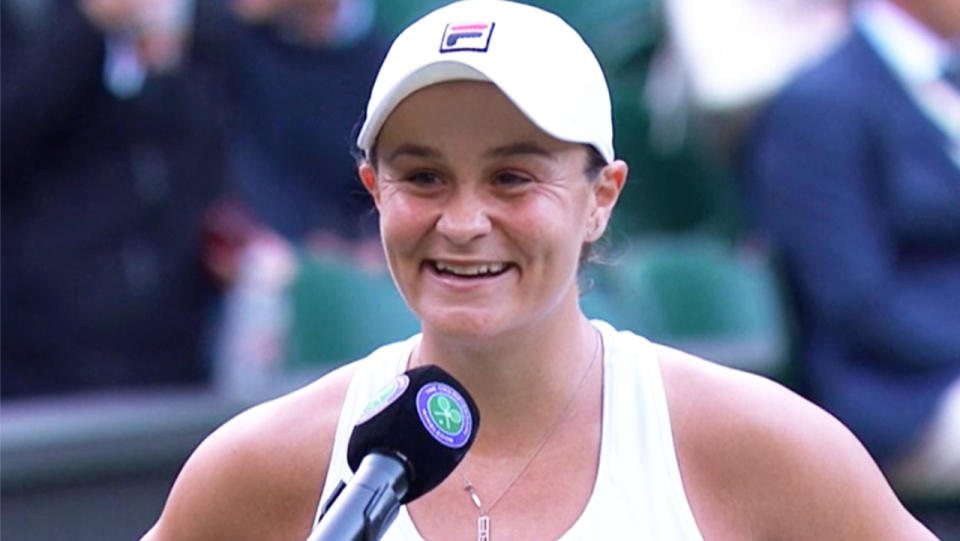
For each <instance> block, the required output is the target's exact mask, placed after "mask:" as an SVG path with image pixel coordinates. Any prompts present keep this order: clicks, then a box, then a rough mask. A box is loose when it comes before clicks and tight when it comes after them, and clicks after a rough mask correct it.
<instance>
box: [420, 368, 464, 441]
mask: <svg viewBox="0 0 960 541" xmlns="http://www.w3.org/2000/svg"><path fill="white" fill-rule="evenodd" d="M417 413H418V414H419V415H420V422H421V423H423V427H424V428H426V429H427V433H429V434H430V435H431V436H433V438H434V439H435V440H437V441H438V442H440V443H442V444H443V445H445V446H447V447H450V448H453V449H458V448H460V447H463V446H464V445H466V443H467V441H468V440H469V439H470V433H471V432H472V431H473V418H472V417H471V415H470V408H469V407H468V406H467V401H466V400H464V398H463V397H462V396H461V395H460V393H458V392H457V391H456V390H455V389H454V388H453V387H450V386H449V385H447V384H445V383H440V382H436V381H434V382H430V383H427V384H426V385H424V386H423V387H421V388H420V390H419V391H418V392H417Z"/></svg>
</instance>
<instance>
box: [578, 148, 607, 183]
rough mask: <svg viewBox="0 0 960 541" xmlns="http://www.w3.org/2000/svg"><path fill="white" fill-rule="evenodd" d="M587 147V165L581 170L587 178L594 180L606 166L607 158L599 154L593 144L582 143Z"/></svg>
mask: <svg viewBox="0 0 960 541" xmlns="http://www.w3.org/2000/svg"><path fill="white" fill-rule="evenodd" d="M584 146H585V147H586V149H587V167H586V168H585V169H584V170H583V174H584V175H586V177H587V180H589V181H591V182H592V181H594V180H596V179H597V177H598V176H600V172H601V171H603V168H604V167H606V166H607V159H606V158H604V157H603V154H600V151H599V150H597V147H595V146H593V145H584Z"/></svg>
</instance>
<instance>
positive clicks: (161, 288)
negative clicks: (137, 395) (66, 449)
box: [0, 0, 223, 399]
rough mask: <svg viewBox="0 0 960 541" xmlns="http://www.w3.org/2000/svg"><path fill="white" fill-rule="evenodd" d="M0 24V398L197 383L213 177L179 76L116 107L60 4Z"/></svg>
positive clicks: (203, 372) (187, 86) (190, 93)
mask: <svg viewBox="0 0 960 541" xmlns="http://www.w3.org/2000/svg"><path fill="white" fill-rule="evenodd" d="M50 6H51V7H50V9H51V12H50V13H48V14H47V16H46V17H45V18H43V19H42V20H40V21H39V22H38V23H37V24H38V26H36V27H33V28H26V27H23V26H20V25H17V24H15V22H14V18H13V17H12V16H11V17H8V16H7V15H8V14H9V13H8V12H7V11H6V10H4V17H3V23H4V27H3V48H2V52H3V63H2V66H3V100H2V102H3V116H2V120H3V122H2V152H3V162H2V253H3V255H2V257H3V263H2V276H3V302H2V334H3V336H2V362H0V366H2V394H3V398H5V399H6V398H13V397H19V396H25V395H35V394H45V393H58V392H67V391H82V390H95V389H103V388H111V387H123V386H126V387H135V386H145V385H160V384H181V383H200V382H204V381H206V378H207V374H208V366H207V365H208V362H207V361H206V360H205V358H204V357H205V355H204V352H205V349H206V346H205V340H206V339H207V337H206V336H205V330H204V329H205V325H206V322H207V321H208V320H209V319H210V313H211V307H212V304H213V303H214V301H215V300H216V289H215V288H214V286H213V283H212V280H210V279H209V278H208V277H207V276H206V273H205V271H204V269H203V267H202V264H201V260H200V243H201V236H200V233H201V231H200V223H201V218H202V215H203V212H204V209H205V208H206V206H207V205H208V204H209V202H210V201H211V200H212V199H213V198H214V197H215V196H216V195H217V194H218V193H219V190H220V184H221V177H222V173H221V171H222V169H223V166H222V164H221V163H220V161H221V160H219V159H218V149H219V143H218V140H217V135H216V133H214V132H213V130H212V129H211V126H210V124H211V123H210V122H209V121H208V120H207V119H206V118H205V117H204V114H203V112H204V111H205V110H206V109H207V107H206V106H205V105H204V102H205V99H204V97H203V96H202V93H201V92H200V91H199V89H198V88H196V87H195V86H194V85H193V84H192V81H193V80H192V79H191V78H190V77H189V75H188V74H187V73H181V74H179V75H171V76H168V77H164V78H154V79H151V80H149V81H148V82H147V85H146V87H145V88H144V91H143V93H142V94H141V95H139V96H138V97H136V98H133V99H127V100H120V99H117V98H115V97H113V96H112V95H110V94H109V93H108V92H107V90H106V89H105V88H104V85H103V83H102V73H103V71H102V70H103V58H104V40H103V38H102V36H100V35H99V34H98V33H97V32H96V31H95V30H94V28H92V27H91V26H90V25H89V24H88V23H87V21H86V20H85V18H84V17H82V15H81V14H80V12H79V11H78V10H77V8H76V6H75V3H74V2H72V1H62V0H61V1H58V2H51V3H50Z"/></svg>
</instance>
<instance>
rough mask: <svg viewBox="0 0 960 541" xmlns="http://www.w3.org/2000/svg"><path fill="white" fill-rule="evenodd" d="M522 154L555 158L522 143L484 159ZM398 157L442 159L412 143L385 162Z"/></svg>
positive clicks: (497, 149) (494, 151)
mask: <svg viewBox="0 0 960 541" xmlns="http://www.w3.org/2000/svg"><path fill="white" fill-rule="evenodd" d="M524 154H532V155H534V156H541V157H544V158H549V159H551V160H555V159H556V156H555V155H554V154H553V153H552V152H550V151H549V150H547V149H546V148H544V147H542V146H540V145H538V144H537V143H534V142H532V141H522V142H519V143H510V144H508V145H503V146H499V147H495V148H492V149H490V150H488V151H487V152H485V153H484V157H485V158H488V159H489V158H507V157H511V156H519V155H524ZM400 156H411V157H414V158H430V159H439V158H441V157H442V155H441V154H440V152H439V151H438V150H436V149H434V148H432V147H429V146H426V145H417V144H414V143H404V144H402V145H400V146H398V147H397V148H395V149H394V150H393V152H391V153H390V155H389V156H387V161H393V160H395V159H397V158H398V157H400Z"/></svg>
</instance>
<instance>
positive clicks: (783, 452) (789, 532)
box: [655, 346, 932, 539]
mask: <svg viewBox="0 0 960 541" xmlns="http://www.w3.org/2000/svg"><path fill="white" fill-rule="evenodd" d="M655 347H656V349H657V351H658V358H659V361H660V366H661V371H662V374H663V380H664V386H665V388H666V394H667V402H668V407H669V411H670V416H671V426H672V427H673V432H674V440H675V443H676V448H677V457H678V460H679V462H680V469H681V475H682V477H683V484H684V489H685V490H686V492H687V497H688V500H689V501H690V504H691V507H692V508H693V511H694V515H695V517H696V519H697V522H698V525H699V526H700V527H701V530H702V531H704V533H705V534H709V533H710V532H717V533H718V534H720V535H716V536H712V535H711V536H710V537H717V538H724V537H731V538H743V537H745V535H744V534H747V535H746V536H748V537H757V538H769V537H772V538H781V539H800V538H803V539H806V538H809V539H824V538H834V539H932V536H929V533H928V532H926V530H925V529H924V528H923V527H922V526H921V525H920V524H919V523H918V522H917V521H916V520H915V519H913V517H911V516H910V515H909V513H908V512H907V511H906V510H905V509H904V508H903V506H902V505H901V504H900V502H899V500H897V498H896V496H895V495H894V493H893V491H892V490H891V488H890V487H889V485H888V484H887V482H886V480H885V479H884V477H883V475H882V473H881V472H880V470H879V469H878V468H877V466H876V465H875V463H874V462H873V460H872V459H871V457H870V456H869V454H868V453H867V451H866V450H865V449H864V448H863V446H862V445H861V444H860V442H859V441H857V439H856V438H855V437H854V436H853V434H852V433H851V432H850V431H849V430H848V429H847V428H846V427H844V426H843V425H842V424H841V423H840V422H839V421H837V420H836V419H835V418H834V417H832V416H831V415H829V414H828V413H826V412H825V411H824V410H822V409H820V408H819V407H817V406H815V405H814V404H812V403H811V402H809V401H807V400H805V399H803V398H801V397H800V396H798V395H797V394H795V393H793V392H792V391H790V390H788V389H787V388H785V387H783V386H782V385H780V384H778V383H776V382H773V381H771V380H768V379H766V378H763V377H760V376H756V375H753V374H748V373H745V372H741V371H737V370H732V369H729V368H726V367H723V366H720V365H716V364H713V363H709V362H707V361H704V360H702V359H698V358H696V357H693V356H691V355H687V354H684V353H682V352H680V351H677V350H675V349H672V348H668V347H665V346H655ZM723 534H726V535H723Z"/></svg>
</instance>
